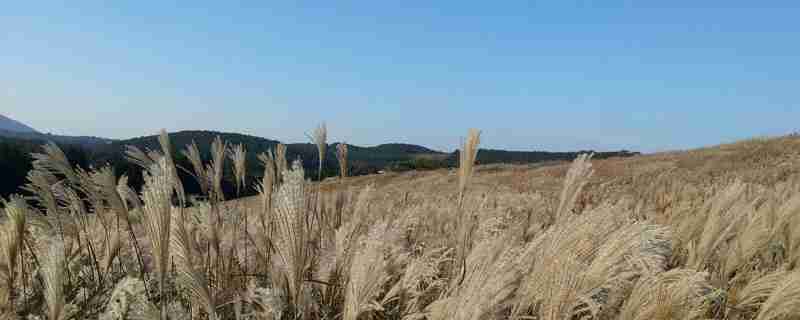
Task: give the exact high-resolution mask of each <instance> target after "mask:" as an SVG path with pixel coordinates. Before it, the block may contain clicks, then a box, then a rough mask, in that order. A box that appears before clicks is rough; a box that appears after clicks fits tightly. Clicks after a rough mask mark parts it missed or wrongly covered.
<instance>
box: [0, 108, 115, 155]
mask: <svg viewBox="0 0 800 320" xmlns="http://www.w3.org/2000/svg"><path fill="white" fill-rule="evenodd" d="M0 137H7V138H14V139H21V140H31V141H48V142H55V143H58V144H68V145H76V146H81V147H83V148H89V149H94V148H95V147H97V146H100V145H104V144H108V143H109V142H112V141H114V140H112V139H106V138H100V137H89V136H62V135H56V134H51V133H41V132H39V131H36V129H33V128H31V127H29V126H27V125H25V124H24V123H21V122H19V121H16V120H14V119H11V118H9V117H6V116H4V115H0Z"/></svg>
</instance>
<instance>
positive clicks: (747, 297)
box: [0, 127, 800, 320]
mask: <svg viewBox="0 0 800 320" xmlns="http://www.w3.org/2000/svg"><path fill="white" fill-rule="evenodd" d="M325 136H326V134H325V132H324V128H322V127H321V128H319V130H317V131H316V132H315V134H314V135H313V137H314V138H315V139H316V141H317V145H318V147H319V148H320V150H319V151H320V154H326V150H325V148H326V147H327V144H326V141H325V140H326V139H325ZM161 144H162V146H163V148H164V149H166V150H171V148H170V145H169V141H167V139H166V135H164V136H163V137H162V139H161ZM478 147H479V134H478V133H477V132H471V133H470V136H469V137H468V138H467V139H466V142H465V145H464V146H463V147H462V150H464V152H461V161H460V166H459V169H456V170H452V171H450V170H447V169H441V170H434V171H428V172H405V173H387V174H383V175H371V176H360V177H352V178H351V177H345V178H343V179H336V180H327V181H325V182H323V183H321V184H314V183H311V182H308V181H307V180H305V174H304V172H303V169H302V166H300V165H295V164H291V163H287V161H286V157H285V148H284V149H283V150H282V149H281V148H282V147H280V146H278V147H277V149H276V150H275V152H273V153H270V154H264V155H263V156H261V157H260V159H261V160H262V163H263V164H264V168H265V172H264V180H263V181H261V184H260V185H261V188H260V192H259V195H258V196H256V197H250V198H243V199H238V200H233V201H226V199H224V197H223V196H222V194H223V193H222V192H221V190H220V189H221V187H220V181H221V180H222V179H231V180H233V181H234V182H235V183H236V184H237V185H243V183H242V181H241V180H242V179H243V178H242V177H245V176H246V174H245V173H244V172H243V171H244V170H245V169H244V168H246V167H247V165H246V164H245V163H243V161H244V160H243V159H245V158H246V157H245V156H244V153H245V152H246V150H243V149H239V148H238V147H236V146H227V145H225V144H224V143H223V142H222V141H219V142H215V144H214V145H213V146H211V148H210V150H211V155H210V157H206V156H205V155H202V156H201V155H200V154H199V151H197V149H194V150H193V149H191V148H190V149H187V150H186V151H185V154H186V155H187V157H188V158H189V159H191V160H192V168H185V169H186V170H189V171H191V172H193V174H194V175H195V176H196V177H197V179H198V181H199V182H200V185H201V187H202V190H203V191H204V192H205V198H206V199H208V200H207V201H205V202H193V201H189V200H186V198H187V197H186V195H185V194H184V193H183V187H182V185H181V184H180V183H179V181H180V180H178V179H176V178H175V177H176V175H177V170H180V169H176V168H175V166H174V165H173V162H172V157H171V156H170V154H171V152H167V153H166V155H165V154H164V153H162V152H142V151H140V150H136V149H131V150H129V152H128V156H129V158H131V159H132V160H133V161H134V162H136V163H138V164H140V165H141V166H143V167H145V168H147V169H148V175H147V177H146V179H145V181H146V185H145V187H144V189H143V190H142V191H141V192H140V193H138V192H136V191H133V190H132V189H131V188H129V187H128V186H127V184H126V179H125V178H124V177H115V176H114V175H113V173H111V171H110V170H105V169H104V168H97V169H94V170H88V169H86V170H83V169H76V168H70V167H69V165H68V162H67V161H66V160H65V159H64V158H63V154H62V153H60V151H59V150H58V149H57V148H56V147H54V146H50V147H48V148H46V149H45V150H46V152H45V154H42V155H38V156H37V157H36V158H37V161H36V162H35V164H34V171H32V172H31V173H30V174H29V180H30V182H31V183H30V185H29V186H28V189H30V191H32V192H33V193H34V194H36V196H35V197H34V199H28V201H25V200H24V199H21V198H12V199H10V200H8V201H7V202H6V203H5V205H4V206H5V209H4V211H5V212H4V214H3V217H4V220H3V225H2V228H0V230H2V232H0V239H2V241H0V249H2V250H0V252H2V254H0V319H53V320H61V319H342V320H357V319H408V320H411V319H442V320H444V319H472V320H482V319H520V320H522V319H548V320H549V319H626V320H628V319H763V320H766V319H800V270H798V269H797V267H798V263H800V231H798V230H800V192H798V191H800V137H796V136H786V137H780V138H770V139H752V140H747V141H741V142H737V143H733V144H727V145H721V146H716V147H709V148H704V149H698V150H692V151H685V152H669V153H660V154H653V155H643V156H637V157H631V158H612V159H604V160H592V159H591V157H587V156H582V157H579V158H578V159H576V160H575V161H574V162H573V163H548V164H541V165H529V166H515V165H487V166H477V167H474V166H473V163H474V159H475V156H476V154H475V153H476V152H479V151H478ZM337 148H341V149H340V150H337V151H338V152H337V153H336V154H337V155H338V157H339V159H338V160H339V162H340V163H346V161H347V150H346V148H344V147H337ZM207 158H208V159H211V160H210V161H206V162H204V161H203V159H207ZM225 166H228V167H232V168H233V170H232V171H233V172H234V173H235V174H234V176H232V177H224V176H223V172H224V170H223V167H225Z"/></svg>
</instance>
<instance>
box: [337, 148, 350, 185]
mask: <svg viewBox="0 0 800 320" xmlns="http://www.w3.org/2000/svg"><path fill="white" fill-rule="evenodd" d="M336 159H337V160H338V161H339V175H340V176H341V177H342V179H344V178H346V177H347V144H346V143H340V144H338V145H336Z"/></svg>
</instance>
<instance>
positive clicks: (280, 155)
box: [274, 143, 289, 185]
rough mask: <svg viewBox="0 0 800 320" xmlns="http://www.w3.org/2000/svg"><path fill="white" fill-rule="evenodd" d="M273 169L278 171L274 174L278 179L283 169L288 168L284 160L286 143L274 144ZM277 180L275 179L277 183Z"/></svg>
mask: <svg viewBox="0 0 800 320" xmlns="http://www.w3.org/2000/svg"><path fill="white" fill-rule="evenodd" d="M274 156H275V169H276V170H277V172H278V175H277V176H276V177H277V178H278V179H281V178H282V177H281V175H282V174H283V172H284V171H286V170H288V169H289V165H288V164H287V162H286V145H285V144H283V143H279V144H278V145H276V146H275V154H274ZM278 182H279V181H275V184H276V185H277V184H278Z"/></svg>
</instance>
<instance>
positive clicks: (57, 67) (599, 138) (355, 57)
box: [0, 1, 800, 152]
mask: <svg viewBox="0 0 800 320" xmlns="http://www.w3.org/2000/svg"><path fill="white" fill-rule="evenodd" d="M559 3H560V4H558V5H546V4H539V5H531V4H530V3H529V2H504V3H502V4H501V3H484V4H480V5H478V4H466V3H462V2H457V1H443V2H437V4H436V5H433V4H424V5H420V4H417V5H409V3H408V2H404V3H403V4H402V5H401V4H389V3H388V2H387V3H382V4H380V5H378V4H375V3H370V2H361V3H356V2H348V3H347V4H340V5H338V6H335V7H334V6H331V7H319V6H312V5H289V4H274V6H271V7H270V6H267V5H264V4H257V2H253V3H240V4H239V5H238V6H234V5H226V4H222V3H211V2H208V3H206V2H184V3H182V4H179V5H177V4H176V5H172V6H168V5H164V4H161V3H160V2H148V1H141V2H135V3H133V2H131V3H128V4H126V5H118V6H116V7H106V6H104V4H103V2H81V4H70V5H69V6H67V5H65V4H63V3H58V2H47V3H44V4H43V3H36V4H22V3H15V4H6V5H4V9H3V11H2V12H0V44H2V49H0V70H2V72H0V113H2V114H5V115H7V116H9V117H11V118H13V119H15V120H18V121H20V122H23V123H25V124H27V125H30V126H32V127H34V128H36V129H37V130H40V131H42V132H51V133H55V134H68V135H92V136H102V137H110V138H130V137H136V136H143V135H150V134H154V133H156V132H157V131H158V130H159V129H161V128H165V129H167V130H170V131H176V130H187V129H192V130H216V131H226V132H238V133H245V134H252V135H257V136H262V137H266V138H270V139H277V140H281V141H286V142H306V141H307V139H306V138H305V133H306V132H309V131H310V130H311V129H312V128H313V127H314V126H315V125H316V124H317V123H319V122H321V121H325V122H326V123H327V124H328V126H329V129H330V140H331V141H347V142H349V143H352V144H357V145H375V144H380V143H387V142H404V143H414V144H420V145H424V146H428V147H432V148H435V149H439V150H452V149H453V148H455V147H457V145H458V143H459V141H460V137H461V136H463V135H464V134H465V133H466V130H467V128H469V127H476V128H479V129H481V130H482V131H483V143H482V146H483V147H486V148H501V149H513V150H552V151H566V150H578V149H595V150H616V149H629V150H639V151H646V152H652V151H660V150H673V149H685V148H693V147H699V146H705V145H714V144H718V143H723V142H731V141H735V140H739V139H744V138H748V137H753V136H764V135H780V134H787V133H790V132H793V131H795V130H796V128H797V127H798V125H797V123H798V120H800V97H799V96H798V94H797V93H798V92H799V91H798V88H800V64H798V63H797V57H798V56H800V44H798V41H796V40H797V39H798V36H800V22H798V21H797V19H796V17H797V16H798V13H800V10H798V8H797V7H795V6H794V5H792V3H791V2H785V3H780V2H771V4H772V5H774V7H771V8H757V7H743V6H742V7H736V3H735V2H704V3H705V7H695V6H694V2H689V1H675V2H670V4H671V5H672V6H671V7H657V8H656V7H637V6H633V5H630V4H620V5H616V6H605V7H597V6H591V5H567V4H566V2H559ZM604 4H610V3H607V2H604ZM270 5H273V4H270Z"/></svg>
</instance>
